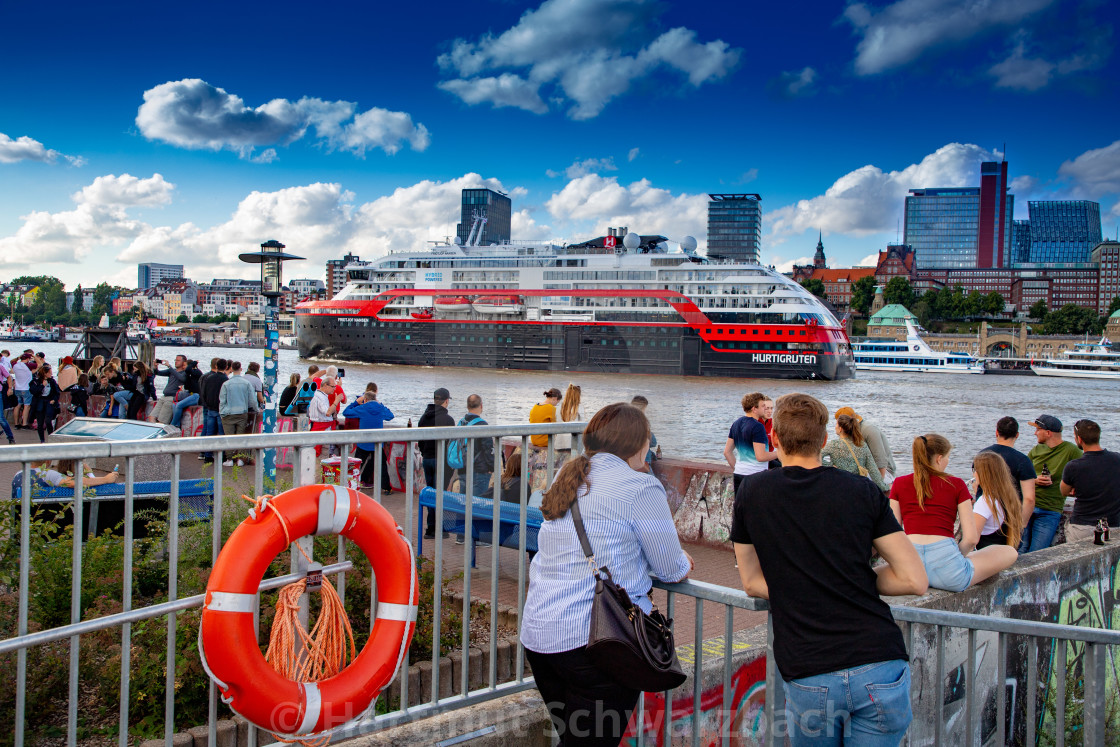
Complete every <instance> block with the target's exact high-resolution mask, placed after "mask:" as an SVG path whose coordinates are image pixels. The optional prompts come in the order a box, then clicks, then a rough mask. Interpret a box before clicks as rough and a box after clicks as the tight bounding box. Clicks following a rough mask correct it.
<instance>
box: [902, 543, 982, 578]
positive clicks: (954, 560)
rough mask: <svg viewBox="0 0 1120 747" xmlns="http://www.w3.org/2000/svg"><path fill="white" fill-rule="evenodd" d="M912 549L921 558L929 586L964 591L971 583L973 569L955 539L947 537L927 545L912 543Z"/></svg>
mask: <svg viewBox="0 0 1120 747" xmlns="http://www.w3.org/2000/svg"><path fill="white" fill-rule="evenodd" d="M914 549H916V550H917V551H918V557H920V558H921V559H922V565H923V566H925V569H926V576H928V577H929V585H930V586H932V587H934V588H937V589H944V590H946V591H964V590H965V589H967V588H968V587H969V585H970V584H971V583H972V574H973V572H974V571H975V569H974V568H973V567H972V563H970V562H969V561H968V559H967V558H966V557H965V556H963V555H961V549H960V548H959V547H958V546H957V542H956V540H954V539H951V538H948V537H947V538H945V539H943V540H938V541H937V542H931V543H930V544H928V545H914Z"/></svg>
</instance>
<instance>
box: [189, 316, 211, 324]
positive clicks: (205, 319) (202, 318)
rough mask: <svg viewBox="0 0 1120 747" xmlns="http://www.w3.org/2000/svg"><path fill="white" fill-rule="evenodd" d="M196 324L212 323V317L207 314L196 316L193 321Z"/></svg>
mask: <svg viewBox="0 0 1120 747" xmlns="http://www.w3.org/2000/svg"><path fill="white" fill-rule="evenodd" d="M191 321H192V322H194V323H195V324H206V323H208V322H209V321H210V317H208V316H206V315H205V314H195V315H194V319H191Z"/></svg>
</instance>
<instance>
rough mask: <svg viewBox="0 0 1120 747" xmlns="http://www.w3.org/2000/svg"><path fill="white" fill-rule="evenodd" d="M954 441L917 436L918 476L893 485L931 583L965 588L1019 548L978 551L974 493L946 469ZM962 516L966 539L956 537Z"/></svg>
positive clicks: (897, 508) (1011, 559)
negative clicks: (956, 524) (973, 506)
mask: <svg viewBox="0 0 1120 747" xmlns="http://www.w3.org/2000/svg"><path fill="white" fill-rule="evenodd" d="M952 448H953V446H952V444H950V443H949V439H947V438H945V437H944V436H941V435H938V434H936V433H927V434H926V435H924V436H918V437H917V438H915V439H914V444H913V447H912V453H913V457H914V474H912V475H903V476H901V477H899V478H898V479H896V480H895V481H894V483H893V484H892V485H891V510H893V511H894V515H895V517H896V518H897V519H898V520H899V523H901V524H902V528H903V529H904V530H905V531H906V536H907V537H909V538H910V541H911V542H913V543H914V547H915V548H916V549H917V550H918V555H919V557H921V559H922V565H923V566H925V569H926V575H927V576H928V577H929V585H930V586H933V587H936V588H938V589H945V590H946V591H963V590H964V589H967V588H968V587H969V586H972V585H973V584H978V583H980V582H981V581H983V580H984V579H986V578H990V577H991V576H994V575H996V574H997V573H999V572H1000V571H1002V570H1005V569H1007V568H1010V567H1011V566H1012V565H1014V564H1015V561H1016V560H1017V559H1018V557H1019V554H1018V553H1017V552H1016V551H1015V548H1014V547H1008V546H1006V545H1004V546H999V547H996V546H992V547H986V548H984V549H983V550H977V549H975V548H976V542H977V540H978V539H979V538H980V534H979V532H978V531H977V529H976V518H975V516H974V515H973V513H972V495H971V494H970V493H969V492H968V486H967V485H965V482H964V480H962V479H960V478H959V477H954V476H953V475H950V474H949V473H948V472H946V471H945V470H946V468H947V467H948V466H949V452H950V451H952ZM958 518H959V519H960V524H961V534H962V536H963V538H962V539H961V541H960V542H959V543H958V542H957V541H956V540H954V538H953V537H954V535H953V525H954V522H955V521H956V520H957V519H958Z"/></svg>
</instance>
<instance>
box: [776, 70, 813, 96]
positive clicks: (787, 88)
mask: <svg viewBox="0 0 1120 747" xmlns="http://www.w3.org/2000/svg"><path fill="white" fill-rule="evenodd" d="M816 79H817V71H816V70H814V69H813V68H811V67H805V68H803V69H802V70H799V71H796V72H785V73H782V74H781V75H779V76H778V77H777V78H776V79H775V80H774V81H772V83H771V90H773V91H774V92H775V93H777V94H778V95H779V96H781V97H782V98H787V99H794V98H798V97H800V96H808V95H810V94H812V93H813V92H814V91H813V83H814V82H815V81H816Z"/></svg>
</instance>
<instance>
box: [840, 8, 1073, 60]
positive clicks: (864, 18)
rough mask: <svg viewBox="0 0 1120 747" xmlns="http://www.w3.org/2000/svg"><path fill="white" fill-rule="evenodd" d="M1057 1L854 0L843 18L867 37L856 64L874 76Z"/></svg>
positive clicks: (858, 49) (1018, 20)
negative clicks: (884, 1) (877, 3)
mask: <svg viewBox="0 0 1120 747" xmlns="http://www.w3.org/2000/svg"><path fill="white" fill-rule="evenodd" d="M1053 2H1054V0H985V1H984V2H974V1H972V0H898V2H896V3H892V4H891V5H888V6H886V7H885V8H882V9H881V10H877V11H876V10H874V9H872V8H870V7H868V6H867V5H866V4H864V3H854V4H852V5H849V6H848V7H847V8H846V9H845V10H844V14H843V17H844V19H845V20H847V21H848V22H849V23H850V24H851V25H852V28H853V29H854V30H855V32H856V34H858V35H860V36H861V37H862V39H861V40H860V42H859V44H858V45H857V47H856V59H855V68H856V72H857V73H859V74H860V75H874V74H876V73H882V72H886V71H887V70H892V69H895V68H899V67H903V66H905V65H908V64H910V63H911V62H914V61H915V60H917V59H918V58H920V57H921V56H923V55H925V54H926V53H927V52H930V51H932V50H934V49H938V48H941V47H945V46H950V45H953V44H959V43H961V42H964V41H967V40H969V39H972V38H973V37H976V36H979V35H981V34H984V33H986V32H988V31H990V30H992V29H994V28H1002V27H1007V26H1014V25H1016V24H1019V23H1021V22H1023V21H1024V20H1025V19H1027V18H1028V17H1029V16H1031V15H1033V14H1034V13H1037V12H1038V11H1040V10H1042V9H1043V8H1046V7H1047V6H1049V5H1051V4H1053Z"/></svg>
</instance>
